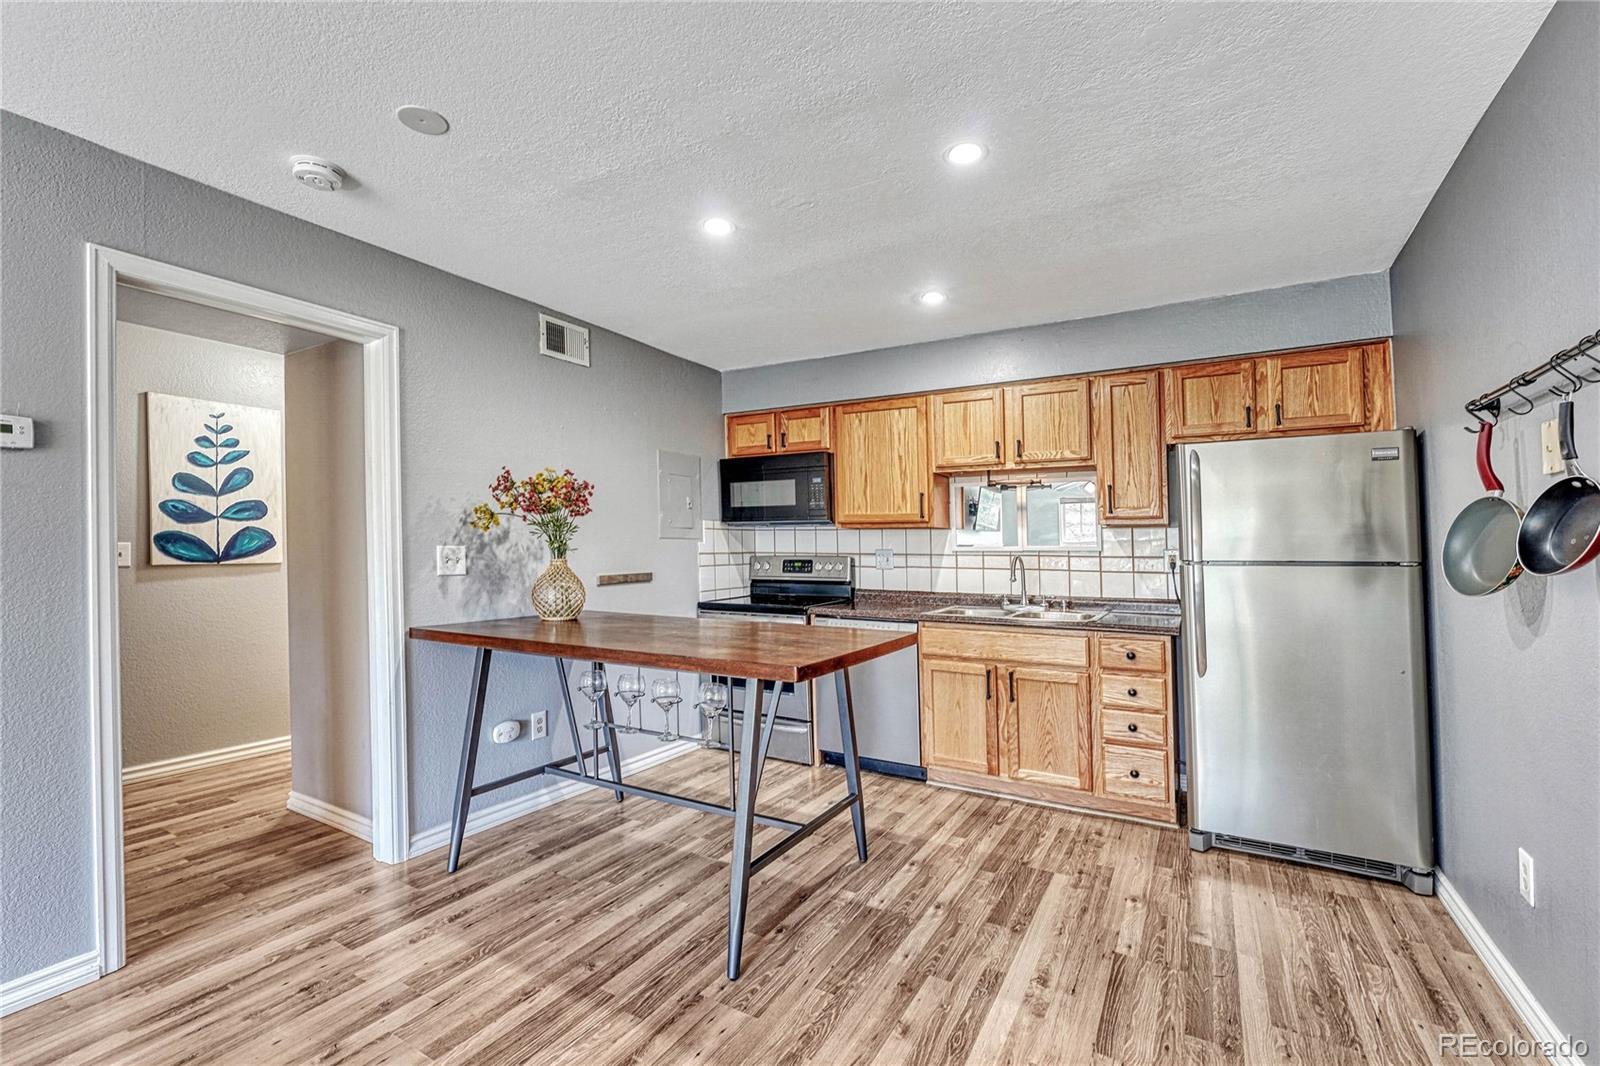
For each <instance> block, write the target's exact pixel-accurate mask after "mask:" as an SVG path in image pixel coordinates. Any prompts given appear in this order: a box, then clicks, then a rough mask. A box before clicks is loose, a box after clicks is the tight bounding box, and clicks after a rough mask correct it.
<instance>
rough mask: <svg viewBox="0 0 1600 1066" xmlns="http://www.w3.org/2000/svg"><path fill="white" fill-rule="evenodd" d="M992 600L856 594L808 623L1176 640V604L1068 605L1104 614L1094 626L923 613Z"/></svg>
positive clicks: (992, 601) (993, 602) (994, 601)
mask: <svg viewBox="0 0 1600 1066" xmlns="http://www.w3.org/2000/svg"><path fill="white" fill-rule="evenodd" d="M999 602H1000V599H999V597H997V596H984V595H978V594H976V593H959V592H891V591H881V590H873V589H858V590H856V595H855V600H854V602H852V603H849V604H839V605H837V606H832V607H813V608H812V609H811V616H812V617H813V618H861V619H868V620H873V621H880V622H950V623H953V624H955V625H979V626H989V625H994V626H1014V627H1016V626H1021V627H1026V628H1028V629H1040V628H1050V629H1091V630H1107V631H1111V632H1118V633H1150V634H1154V635H1156V636H1163V637H1175V636H1177V635H1178V629H1179V626H1180V619H1179V614H1178V603H1177V601H1176V600H1096V599H1076V600H1073V601H1071V609H1072V610H1105V611H1106V614H1105V615H1104V616H1102V617H1100V618H1097V619H1095V620H1094V621H1093V622H1045V621H1039V620H1036V619H1034V620H1030V619H1028V618H1027V617H1021V618H930V617H928V612H930V611H935V610H938V609H939V608H941V607H951V606H957V605H959V606H968V607H994V606H998V604H999Z"/></svg>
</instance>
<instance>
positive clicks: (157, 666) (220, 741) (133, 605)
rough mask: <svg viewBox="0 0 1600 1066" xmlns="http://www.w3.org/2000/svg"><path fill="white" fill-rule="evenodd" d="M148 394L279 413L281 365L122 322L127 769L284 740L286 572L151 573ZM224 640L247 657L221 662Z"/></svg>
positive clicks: (160, 569) (120, 480)
mask: <svg viewBox="0 0 1600 1066" xmlns="http://www.w3.org/2000/svg"><path fill="white" fill-rule="evenodd" d="M8 391H9V390H8ZM150 392H164V393H167V394H169V395H173V396H193V397H197V398H200V399H206V400H223V401H227V402H229V403H241V404H248V405H250V406H252V407H269V408H275V409H278V410H282V408H283V356H281V355H274V354H272V353H270V352H262V351H257V350H255V349H252V348H239V347H235V346H234V345H230V344H222V343H219V342H217V341H212V340H205V339H202V338H200V337H190V336H185V335H184V334H181V333H171V332H168V331H166V330H161V329H151V328H150V327H148V326H139V325H134V324H133V323H131V322H119V323H117V387H116V402H117V539H118V540H126V541H129V542H131V543H132V546H133V566H131V567H129V568H127V569H125V570H118V571H117V610H118V616H119V626H120V632H121V634H122V765H124V766H140V765H142V764H144V763H149V762H155V761H157V760H160V759H171V758H176V757H177V756H180V755H194V754H196V753H198V752H204V751H215V750H216V749H218V748H228V747H233V746H234V745H237V744H246V743H249V742H251V741H256V740H267V739H270V738H272V737H281V736H285V735H287V734H288V732H289V688H288V675H289V620H288V613H287V599H288V580H287V578H286V575H285V568H284V566H283V564H282V563H263V564H260V565H245V564H241V565H238V566H152V565H151V563H150V554H151V552H150V479H149V477H148V476H147V474H146V471H147V470H148V456H147V453H146V449H145V442H146V435H145V394H146V393H150ZM217 410H221V408H217ZM168 489H170V486H167V485H165V484H162V485H158V486H157V491H158V492H162V494H163V495H167V494H169V493H168V492H165V491H163V490H168ZM223 635H227V636H231V637H233V638H234V639H238V640H245V641H248V642H249V648H250V651H249V654H248V655H230V654H225V653H223V651H222V646H221V645H220V644H219V638H220V637H222V636H223Z"/></svg>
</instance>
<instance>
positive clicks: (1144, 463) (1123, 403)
mask: <svg viewBox="0 0 1600 1066" xmlns="http://www.w3.org/2000/svg"><path fill="white" fill-rule="evenodd" d="M1094 395H1095V411H1096V416H1095V437H1096V440H1095V456H1096V465H1097V467H1098V469H1099V474H1100V486H1099V499H1100V521H1101V522H1103V523H1105V524H1107V525H1163V524H1165V523H1166V520H1167V446H1166V435H1165V433H1164V432H1163V427H1162V424H1161V376H1160V374H1159V373H1158V372H1157V371H1154V370H1148V371H1138V372H1136V373H1128V374H1106V375H1104V376H1102V377H1098V378H1096V379H1095V394H1094Z"/></svg>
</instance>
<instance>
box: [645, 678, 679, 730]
mask: <svg viewBox="0 0 1600 1066" xmlns="http://www.w3.org/2000/svg"><path fill="white" fill-rule="evenodd" d="M650 699H651V700H653V701H654V702H655V705H656V706H657V707H660V708H661V720H662V728H661V739H662V740H677V739H678V731H677V730H676V729H675V728H673V726H672V724H671V722H670V721H669V719H670V718H671V716H672V714H673V712H675V711H676V710H677V709H678V705H679V704H681V703H682V702H683V691H682V689H681V688H680V686H679V685H678V679H677V678H676V677H658V678H656V680H655V683H654V684H652V685H651V686H650Z"/></svg>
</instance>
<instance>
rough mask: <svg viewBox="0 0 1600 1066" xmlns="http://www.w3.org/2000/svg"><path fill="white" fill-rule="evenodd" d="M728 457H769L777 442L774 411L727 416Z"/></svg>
mask: <svg viewBox="0 0 1600 1066" xmlns="http://www.w3.org/2000/svg"><path fill="white" fill-rule="evenodd" d="M727 427H728V457H729V458H730V459H731V458H733V457H734V456H738V455H771V454H772V451H773V448H774V446H775V444H776V442H777V433H778V418H777V412H775V411H754V412H751V413H749V414H742V415H729V416H728V417H727Z"/></svg>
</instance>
